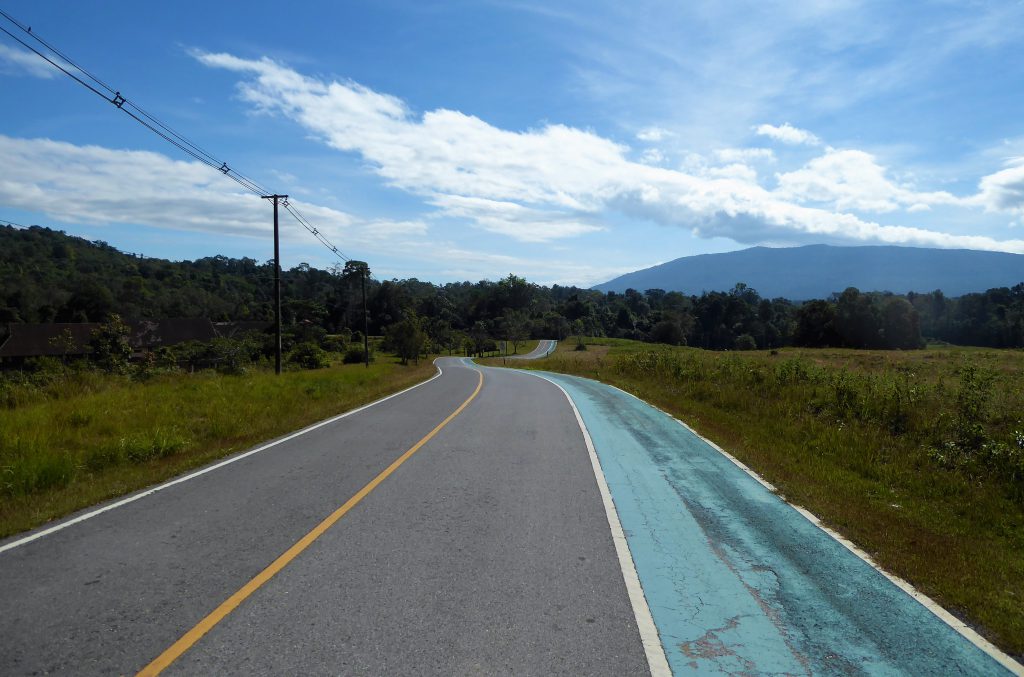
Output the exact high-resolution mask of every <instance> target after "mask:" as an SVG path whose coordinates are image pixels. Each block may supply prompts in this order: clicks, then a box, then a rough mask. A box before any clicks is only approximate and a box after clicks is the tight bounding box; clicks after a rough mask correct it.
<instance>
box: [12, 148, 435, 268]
mask: <svg viewBox="0 0 1024 677" xmlns="http://www.w3.org/2000/svg"><path fill="white" fill-rule="evenodd" d="M0 165H2V166H3V167H4V169H5V171H4V174H3V177H2V178H0V203H2V204H4V205H7V206H9V207H13V208H17V209H23V210H26V211H34V212H41V213H43V214H46V215H47V216H49V217H51V218H53V219H56V220H60V221H65V222H71V223H78V224H97V225H102V224H108V223H124V224H132V225H145V226H154V227H158V228H168V229H171V230H187V231H195V232H201V233H209V234H219V235H229V236H238V235H242V236H247V237H260V238H263V237H267V236H268V235H269V233H270V230H271V228H272V223H271V219H270V217H269V214H270V212H269V209H268V207H267V202H266V200H261V199H260V198H259V197H258V196H256V195H252V194H250V193H244V192H238V191H237V190H236V189H237V187H236V186H235V184H233V183H232V182H230V181H228V180H227V179H225V178H224V177H223V176H221V175H220V174H219V173H217V172H215V171H213V170H211V169H210V168H209V167H207V166H206V165H203V164H201V163H198V162H183V161H179V160H172V159H170V158H168V157H167V156H165V155H161V154H159V153H152V152H148V151H132V150H112V149H109V148H102V147H99V146H76V145H74V144H70V143H65V142H62V141H52V140H49V139H16V138H11V137H8V136H3V135H0ZM293 202H294V203H295V205H296V207H297V208H298V209H299V210H300V212H301V213H302V214H303V215H304V216H305V217H306V218H307V219H308V220H309V221H311V222H312V223H313V224H314V225H315V226H316V227H317V228H319V229H320V230H321V232H323V233H324V234H325V236H327V237H328V239H331V240H332V241H335V242H343V243H344V244H345V247H343V249H347V248H351V247H364V246H366V247H373V246H377V247H380V248H384V247H386V245H387V242H385V240H387V239H388V238H392V237H395V236H422V235H424V234H425V233H426V230H427V226H426V224H425V223H423V222H420V221H385V220H369V221H366V220H360V219H357V218H355V217H353V216H352V215H350V214H346V213H344V212H340V211H337V210H335V209H330V208H329V207H323V206H321V205H316V204H311V203H306V202H300V201H297V200H293ZM285 219H286V221H287V222H291V219H290V217H287V216H286V217H285ZM285 231H286V232H288V233H294V234H295V236H297V238H301V239H303V240H306V239H308V238H309V236H308V235H307V234H306V233H305V231H302V230H301V226H299V225H298V224H296V223H292V226H291V227H288V228H286V229H285Z"/></svg>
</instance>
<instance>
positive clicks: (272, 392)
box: [0, 356, 434, 537]
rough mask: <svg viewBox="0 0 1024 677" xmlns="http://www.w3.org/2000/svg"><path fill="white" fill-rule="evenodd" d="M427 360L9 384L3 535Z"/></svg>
mask: <svg viewBox="0 0 1024 677" xmlns="http://www.w3.org/2000/svg"><path fill="white" fill-rule="evenodd" d="M433 373H434V368H433V366H432V365H431V364H430V361H429V360H423V361H421V362H420V364H419V365H415V366H408V367H403V366H400V365H398V364H396V362H395V360H393V359H391V358H388V357H384V356H379V357H378V361H377V362H376V363H374V364H371V365H370V367H369V369H367V368H366V367H364V366H363V365H344V366H343V365H336V366H332V367H330V368H328V369H320V370H313V371H289V372H285V373H283V374H282V375H281V376H275V375H274V374H273V372H267V371H255V372H250V373H248V374H246V375H242V376H223V375H218V374H215V373H212V372H211V373H196V374H182V373H175V374H164V375H160V376H154V377H153V378H151V379H148V380H146V381H142V382H138V381H133V380H131V379H128V378H125V377H116V376H110V375H101V374H97V373H94V372H85V373H80V374H72V375H69V376H68V377H67V378H63V379H55V380H54V381H53V382H51V383H49V384H48V385H46V386H45V387H43V388H36V389H35V390H34V391H31V392H29V391H28V389H21V390H17V389H15V391H12V392H8V393H7V394H8V398H7V408H6V409H0V537H2V536H7V535H10V534H13V533H16V532H19V531H23V530H25V529H29V528H32V527H34V526H37V525H39V524H42V523H44V522H46V521H48V520H51V519H53V518H55V517H59V516H61V515H65V514H67V513H69V512H72V511H74V510H77V509H79V508H83V507H86V506H89V505H92V504H94V503H97V502H99V501H102V500H105V499H109V498H113V497H115V496H119V495H122V494H125V493H128V492H131V491H135V490H137V489H140V488H142V487H145V486H147V485H151V484H154V483H157V482H160V481H162V480H165V479H167V478H170V477H173V476H175V475H177V474H180V473H182V472H184V471H186V470H189V469H191V468H195V467H197V466H200V465H203V464H205V463H208V462H210V461H212V460H214V459H216V458H218V457H221V456H225V455H227V454H230V453H232V452H235V451H238V450H241V449H245V448H247V447H250V446H253V445H255V444H256V443H258V442H261V441H264V440H267V439H271V438H274V437H277V436H280V435H283V434H285V433H288V432H290V431H293V430H295V429H297V428H301V427H303V426H305V425H308V424H310V423H314V422H316V421H319V420H322V419H324V418H327V417H329V416H332V415H334V414H338V413H341V412H344V411H347V410H349V409H352V408H354V407H356V406H359V405H361V404H365V403H367V402H370V401H373V400H375V399H378V398H379V397H382V396H384V395H387V394H389V393H392V392H396V391H398V390H401V389H403V388H406V387H408V386H410V385H413V384H414V383H417V382H419V381H423V380H424V379H426V378H428V377H429V376H430V375H432V374H433Z"/></svg>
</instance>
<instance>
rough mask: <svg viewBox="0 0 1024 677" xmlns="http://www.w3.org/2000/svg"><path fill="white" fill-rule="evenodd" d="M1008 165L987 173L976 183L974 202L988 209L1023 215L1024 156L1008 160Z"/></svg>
mask: <svg viewBox="0 0 1024 677" xmlns="http://www.w3.org/2000/svg"><path fill="white" fill-rule="evenodd" d="M1009 165H1010V166H1009V167H1007V168H1006V169H1003V170H1001V171H998V172H996V173H994V174H989V175H988V176H985V177H983V178H982V179H981V181H980V183H979V185H978V195H977V196H976V197H975V198H974V199H975V201H976V203H978V204H980V205H982V206H983V207H985V209H987V210H989V211H1011V212H1016V213H1018V214H1021V215H1024V158H1014V159H1012V160H1010V161H1009Z"/></svg>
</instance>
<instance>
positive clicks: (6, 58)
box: [0, 44, 58, 78]
mask: <svg viewBox="0 0 1024 677" xmlns="http://www.w3.org/2000/svg"><path fill="white" fill-rule="evenodd" d="M0 72H3V73H7V74H8V75H31V76H33V77H37V78H52V77H53V76H55V75H57V73H58V71H57V69H56V68H54V67H53V66H51V65H50V64H48V63H46V62H45V61H43V60H42V59H40V58H39V57H38V56H36V55H35V54H33V53H32V52H29V51H28V50H25V49H21V48H14V47H8V46H7V45H3V44H0Z"/></svg>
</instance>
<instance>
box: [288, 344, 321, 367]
mask: <svg viewBox="0 0 1024 677" xmlns="http://www.w3.org/2000/svg"><path fill="white" fill-rule="evenodd" d="M288 363H289V364H294V365H297V366H299V367H302V368H303V369H323V368H324V367H329V366H331V360H330V357H329V356H328V355H327V353H326V352H325V351H324V349H323V348H321V347H320V346H318V345H317V344H315V343H299V344H298V345H296V346H295V347H294V348H293V349H292V351H291V352H290V353H288Z"/></svg>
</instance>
